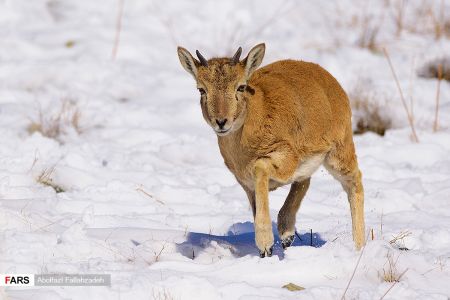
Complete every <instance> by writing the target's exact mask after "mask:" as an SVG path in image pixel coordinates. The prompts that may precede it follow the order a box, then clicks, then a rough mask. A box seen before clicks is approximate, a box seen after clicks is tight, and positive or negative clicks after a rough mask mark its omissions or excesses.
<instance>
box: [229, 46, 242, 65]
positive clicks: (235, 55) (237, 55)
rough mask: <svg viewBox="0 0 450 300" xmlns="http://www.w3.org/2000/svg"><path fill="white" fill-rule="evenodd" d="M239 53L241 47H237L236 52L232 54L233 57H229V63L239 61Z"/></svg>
mask: <svg viewBox="0 0 450 300" xmlns="http://www.w3.org/2000/svg"><path fill="white" fill-rule="evenodd" d="M241 53H242V47H239V49H237V51H236V53H235V54H234V55H233V58H232V59H231V63H232V64H233V65H235V64H237V63H238V62H239V58H240V57H241Z"/></svg>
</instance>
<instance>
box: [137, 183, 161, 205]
mask: <svg viewBox="0 0 450 300" xmlns="http://www.w3.org/2000/svg"><path fill="white" fill-rule="evenodd" d="M136 191H138V192H141V193H143V194H144V195H146V196H147V197H149V198H152V199H153V200H155V201H156V202H158V203H160V204H162V205H166V204H165V203H164V202H162V201H161V200H159V199H156V198H155V197H154V196H153V195H152V194H150V193H149V192H147V191H146V190H144V189H143V187H142V186H139V187H137V188H136Z"/></svg>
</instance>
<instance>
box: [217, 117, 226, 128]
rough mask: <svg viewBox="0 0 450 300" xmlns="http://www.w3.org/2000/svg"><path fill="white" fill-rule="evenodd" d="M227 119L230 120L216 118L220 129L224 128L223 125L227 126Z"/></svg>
mask: <svg viewBox="0 0 450 300" xmlns="http://www.w3.org/2000/svg"><path fill="white" fill-rule="evenodd" d="M227 121H228V120H227V119H223V120H219V119H216V123H217V125H219V128H220V129H223V126H225V124H226V123H227Z"/></svg>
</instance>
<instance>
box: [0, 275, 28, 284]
mask: <svg viewBox="0 0 450 300" xmlns="http://www.w3.org/2000/svg"><path fill="white" fill-rule="evenodd" d="M33 285H34V275H33V274H0V286H33Z"/></svg>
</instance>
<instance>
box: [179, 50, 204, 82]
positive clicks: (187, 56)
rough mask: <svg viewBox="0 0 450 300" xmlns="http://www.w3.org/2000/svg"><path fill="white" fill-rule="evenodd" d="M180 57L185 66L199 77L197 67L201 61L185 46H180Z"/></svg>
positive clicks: (195, 76) (193, 74)
mask: <svg viewBox="0 0 450 300" xmlns="http://www.w3.org/2000/svg"><path fill="white" fill-rule="evenodd" d="M178 58H179V59H180V62H181V65H182V66H183V68H184V69H185V70H186V71H188V72H189V73H190V74H191V75H192V76H194V78H195V79H197V67H198V66H200V62H199V61H198V60H196V59H195V58H194V57H193V56H192V55H191V53H189V51H187V50H186V49H184V48H183V47H178Z"/></svg>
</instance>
